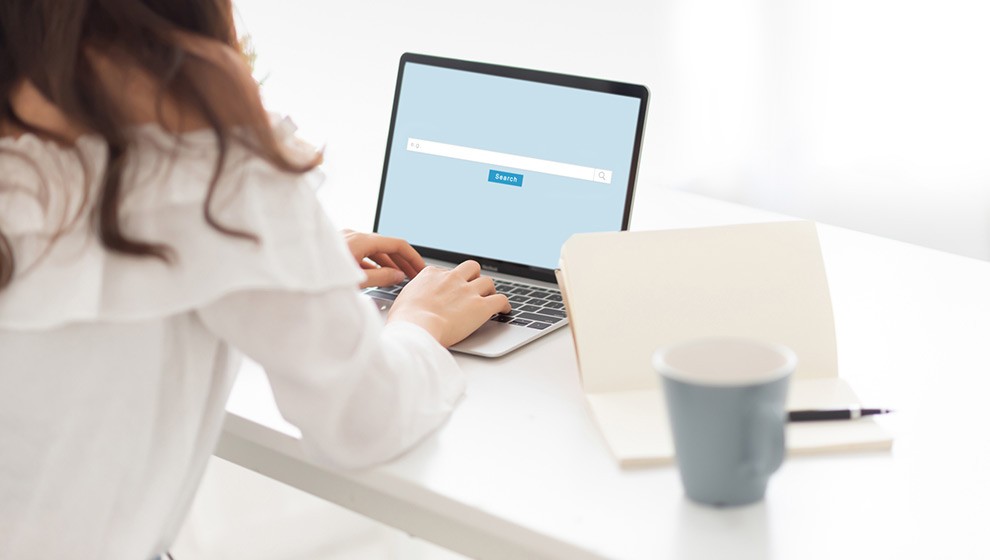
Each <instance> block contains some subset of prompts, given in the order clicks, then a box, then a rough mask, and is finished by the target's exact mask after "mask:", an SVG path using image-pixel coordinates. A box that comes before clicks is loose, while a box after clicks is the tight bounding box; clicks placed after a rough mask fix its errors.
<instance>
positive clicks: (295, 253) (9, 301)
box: [0, 121, 362, 328]
mask: <svg viewBox="0 0 990 560" xmlns="http://www.w3.org/2000/svg"><path fill="white" fill-rule="evenodd" d="M290 128H291V124H290V123H289V122H288V121H285V122H284V123H283V124H282V125H281V126H280V127H279V129H281V131H282V132H281V134H282V135H284V136H285V138H290V137H291V130H290ZM4 142H5V143H6V144H7V145H8V146H11V145H13V144H12V143H11V142H10V141H7V140H5V141H4ZM13 146H14V147H16V148H17V149H19V150H23V152H24V153H25V154H26V155H27V156H28V157H27V158H25V159H32V158H34V159H35V161H54V160H56V159H57V160H59V161H60V162H61V164H62V165H71V161H72V159H73V158H74V157H77V155H78V154H74V153H73V152H76V151H78V153H79V154H82V158H83V159H84V160H85V161H83V162H82V163H81V165H82V167H87V166H88V167H89V171H88V172H89V173H90V175H93V176H96V175H99V174H101V173H102V167H101V163H100V150H101V149H105V146H102V145H101V143H100V142H99V140H98V139H97V138H92V137H83V138H81V139H80V140H79V142H78V143H77V145H76V148H77V150H66V149H64V148H62V147H60V146H58V145H54V144H51V143H47V142H45V141H41V140H38V139H26V138H24V137H21V138H20V139H18V140H17V141H16V145H13ZM218 155H219V151H218V147H217V144H216V139H215V138H214V137H213V134H212V132H210V131H190V132H186V133H181V134H178V135H176V134H173V133H169V132H168V131H165V130H164V129H162V128H160V127H157V126H155V125H142V126H140V127H138V128H137V129H136V130H135V141H134V145H133V147H132V149H131V151H130V153H129V155H128V161H127V166H126V168H125V171H124V176H123V181H122V186H123V188H124V189H125V193H124V196H123V198H122V204H121V208H120V225H121V228H122V230H123V231H124V232H125V233H126V234H127V235H128V236H129V237H132V238H135V239H139V240H142V241H148V242H153V243H162V244H165V245H167V246H168V247H170V248H171V251H170V253H171V254H172V255H173V256H174V258H173V260H172V262H169V263H166V262H162V261H161V260H159V259H156V258H152V257H131V256H127V255H120V254H117V253H113V252H110V251H107V250H106V249H105V248H103V247H102V246H101V245H100V244H99V243H98V242H96V240H95V238H94V235H93V233H92V228H91V227H90V226H89V224H88V215H83V216H82V218H81V219H80V220H79V222H78V223H77V224H76V226H75V227H73V228H71V229H70V230H69V231H67V232H63V234H62V235H61V237H59V238H58V239H57V240H56V242H55V244H54V245H53V249H52V250H50V251H48V253H47V254H44V253H43V252H41V251H40V247H41V246H42V243H39V240H43V239H44V238H45V237H46V236H48V235H50V234H51V233H52V231H53V230H52V227H51V225H50V223H51V219H52V218H53V214H52V212H50V211H47V208H48V207H50V206H51V203H50V201H45V200H42V199H41V198H38V197H37V196H36V195H37V192H34V193H26V194H24V195H21V196H20V198H19V199H18V200H20V202H19V203H18V206H15V205H14V204H11V202H12V201H14V200H15V199H14V195H13V194H12V191H10V190H7V194H6V195H5V194H3V193H4V191H3V190H0V217H2V222H3V226H2V230H3V231H4V234H5V235H7V237H8V238H9V239H10V240H11V242H12V244H13V245H14V247H15V249H16V252H18V253H20V254H19V255H18V256H19V257H24V258H22V259H20V260H19V265H20V264H27V263H28V262H29V261H32V260H33V259H32V258H31V257H30V254H31V253H33V254H34V255H35V256H39V257H40V258H38V259H37V262H35V263H32V264H27V266H19V270H20V271H21V273H20V274H19V276H20V277H15V281H14V283H13V284H12V285H11V286H10V287H9V288H8V289H6V290H4V291H3V292H0V326H2V325H3V324H6V325H8V326H11V325H13V326H18V325H19V326H21V327H24V328H27V327H32V326H33V327H35V328H40V327H45V326H52V325H58V324H62V323H64V322H67V321H86V320H107V319H109V320H128V319H134V318H146V317H152V316H160V315H167V314H170V313H177V312H181V311H184V310H190V309H194V308H196V307H198V306H201V305H205V304H207V303H209V302H210V301H213V300H215V299H217V298H219V297H222V296H223V295H226V294H228V293H232V292H235V291H238V290H244V289H274V290H290V291H305V292H316V291H323V290H326V289H330V288H334V287H340V286H349V287H350V286H356V285H357V284H359V283H360V281H361V280H362V274H361V272H360V270H359V269H358V267H357V266H356V263H354V261H353V258H352V257H351V256H350V254H349V252H348V251H347V248H346V245H345V243H344V241H343V239H342V237H341V236H340V234H339V233H338V232H337V230H336V228H335V227H334V226H333V224H332V223H331V222H330V220H329V217H328V216H327V214H326V212H325V210H324V209H323V207H322V205H321V204H320V203H319V201H318V199H317V197H316V193H315V188H316V187H317V186H318V185H319V183H320V182H321V181H322V174H321V173H320V172H319V171H318V170H315V171H311V172H309V173H303V174H299V173H293V172H287V171H283V170H281V169H279V168H277V167H276V166H274V165H272V164H270V163H269V162H268V161H267V160H265V159H264V158H262V157H259V156H257V155H255V154H254V153H253V151H252V150H251V149H250V148H249V147H247V146H244V145H240V144H238V143H236V142H235V143H233V144H232V145H231V146H230V147H229V149H228V150H227V151H226V156H225V157H224V161H223V162H222V166H221V167H219V170H220V173H219V175H218V176H217V180H216V182H215V184H214V186H213V187H211V186H210V185H211V180H212V177H213V175H214V173H215V172H216V171H217V169H218V167H217V164H218ZM12 159H20V158H9V157H0V162H2V163H0V167H3V168H4V170H6V168H7V166H12V165H15V164H14V163H12V162H11V163H8V160H12ZM25 165H27V164H25ZM81 169H82V168H78V169H77V170H76V171H77V172H81ZM40 172H41V173H42V174H43V175H44V176H45V177H44V179H47V181H48V186H47V187H46V189H47V191H48V192H49V193H51V192H72V189H71V185H68V184H64V183H58V181H61V180H62V177H61V176H60V175H59V173H57V172H56V171H55V170H54V169H49V168H42V169H41V170H40ZM0 183H6V184H8V185H9V184H10V182H9V181H5V180H0ZM23 183H24V185H26V187H25V189H27V188H28V187H27V185H32V184H36V183H37V181H35V182H33V183H32V182H31V181H29V180H28V176H25V180H24V181H23ZM31 188H34V187H31ZM211 189H212V191H213V195H212V196H211V195H210V194H209V193H210V191H211ZM27 201H32V202H31V203H30V204H29V203H28V202H27ZM89 203H92V200H90V201H89ZM31 204H34V207H35V210H36V211H35V212H33V213H32V212H26V211H25V210H26V209H28V210H29V209H30V207H31ZM207 205H208V208H209V209H210V215H211V217H212V220H213V221H214V223H215V224H218V225H220V226H221V227H222V228H223V229H226V230H228V231H231V230H233V231H238V232H243V233H245V234H248V236H249V237H250V238H246V237H242V236H236V235H229V234H228V233H224V232H223V231H221V230H220V229H217V228H216V227H214V226H213V225H211V224H210V223H208V222H207V220H206V218H205V215H204V209H205V208H207ZM84 214H85V213H84ZM14 215H17V216H20V220H21V221H20V223H19V225H18V227H17V228H11V224H12V222H11V221H10V220H8V218H10V217H11V216H14ZM63 216H64V214H63ZM71 278H74V279H76V280H75V282H74V285H73V286H72V288H71V291H73V292H75V293H74V296H73V298H72V301H71V305H70V304H66V305H61V306H59V307H58V308H52V307H51V306H47V305H46V304H45V302H46V297H50V295H47V296H46V294H45V291H46V290H48V291H50V290H51V288H52V287H53V286H56V285H57V284H58V282H59V281H61V282H70V280H69V279H71ZM59 279H61V280H59ZM152 295H153V297H150V296H152ZM42 309H47V311H42Z"/></svg>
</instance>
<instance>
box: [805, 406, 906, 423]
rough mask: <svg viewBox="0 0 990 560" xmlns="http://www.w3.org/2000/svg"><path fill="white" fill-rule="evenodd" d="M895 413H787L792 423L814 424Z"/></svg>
mask: <svg viewBox="0 0 990 560" xmlns="http://www.w3.org/2000/svg"><path fill="white" fill-rule="evenodd" d="M888 412H893V410H891V409H889V408H837V409H823V410H792V411H790V412H788V413H787V420H788V421H790V422H812V421H814V420H855V419H857V418H862V417H863V416H874V415H877V414H887V413H888Z"/></svg>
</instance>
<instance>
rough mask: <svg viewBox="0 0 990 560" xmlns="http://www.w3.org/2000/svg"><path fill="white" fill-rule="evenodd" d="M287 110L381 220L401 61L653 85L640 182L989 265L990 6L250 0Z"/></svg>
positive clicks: (336, 190) (339, 208)
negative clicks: (432, 60)
mask: <svg viewBox="0 0 990 560" xmlns="http://www.w3.org/2000/svg"><path fill="white" fill-rule="evenodd" d="M235 4H236V6H237V7H238V10H239V12H240V19H241V26H242V30H244V31H247V32H248V33H250V34H251V36H252V37H253V40H254V43H255V46H256V49H257V52H258V57H259V58H258V62H257V66H256V69H257V72H256V73H257V75H258V77H259V78H261V77H265V81H264V85H263V94H264V96H265V99H266V102H267V103H268V105H269V107H270V108H271V109H274V110H277V111H280V112H285V113H289V114H291V115H292V116H293V118H294V119H295V120H296V122H297V123H298V124H299V125H300V128H301V132H302V134H303V136H304V137H306V138H308V139H309V140H311V141H313V142H314V143H316V144H323V143H325V144H326V146H327V150H326V155H327V164H326V166H325V169H326V172H327V174H328V183H327V185H326V188H325V190H324V192H323V193H322V196H323V197H324V199H325V202H326V203H327V206H328V208H329V209H330V212H331V215H332V217H333V218H334V219H335V220H336V222H337V224H338V225H339V226H341V227H344V226H348V227H354V228H361V229H368V228H370V227H371V224H372V221H373V216H374V209H375V203H376V200H377V192H378V186H379V180H380V176H381V164H382V157H383V153H384V149H385V137H386V134H387V130H388V119H389V115H390V110H391V103H392V95H393V91H394V86H395V73H396V69H397V62H398V58H399V55H401V54H402V53H403V52H405V51H414V52H422V53H427V54H435V55H441V56H450V57H455V58H467V59H473V60H480V61H485V62H494V63H499V64H508V65H514V66H524V67H531V68H537V69H542V70H551V71H556V72H564V73H573V74H581V75H589V76H594V77H601V78H609V79H616V80H623V81H630V82H637V83H642V84H645V85H647V86H648V87H649V88H650V91H651V93H652V99H651V103H650V114H649V117H648V121H647V131H646V140H645V144H644V148H643V149H644V157H643V159H642V163H641V167H640V180H639V185H638V189H640V190H645V189H656V188H676V189H682V190H688V191H693V192H698V193H702V194H707V195H711V196H715V197H718V198H722V199H726V200H731V201H736V202H741V203H744V204H748V205H752V206H758V207H762V208H766V209H770V210H775V211H779V212H784V213H787V214H791V215H795V216H799V217H805V218H810V219H815V220H818V221H821V222H825V223H830V224H836V225H841V226H845V227H849V228H852V229H856V230H860V231H866V232H870V233H875V234H878V235H883V236H887V237H893V238H897V239H902V240H905V241H909V242H912V243H917V244H921V245H926V246H929V247H934V248H938V249H942V250H947V251H952V252H956V253H960V254H964V255H969V256H973V257H977V258H982V259H990V32H988V31H987V30H988V29H990V2H986V1H985V0H930V1H911V0H738V1H732V0H724V1H722V0H657V1H650V0H609V1H607V2H605V1H592V0H569V1H565V0H545V1H539V0H530V1H526V0H500V1H499V2H469V1H464V0H411V1H409V0H403V1H399V0H381V1H368V2H329V1H321V0H281V1H273V0H235Z"/></svg>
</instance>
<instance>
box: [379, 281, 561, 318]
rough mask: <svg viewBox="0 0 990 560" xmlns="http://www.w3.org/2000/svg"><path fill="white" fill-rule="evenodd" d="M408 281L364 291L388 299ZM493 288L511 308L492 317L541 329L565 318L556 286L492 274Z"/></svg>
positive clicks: (395, 294) (396, 294) (396, 293)
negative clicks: (550, 286) (517, 280)
mask: <svg viewBox="0 0 990 560" xmlns="http://www.w3.org/2000/svg"><path fill="white" fill-rule="evenodd" d="M408 282H409V281H408V280H405V281H403V282H400V283H399V284H396V285H394V286H386V287H383V288H371V289H368V290H365V292H364V293H365V294H367V295H369V296H371V297H375V298H378V299H386V300H389V301H391V300H394V299H395V298H396V296H398V295H399V292H401V291H402V288H403V287H405V285H406V284H407V283H408ZM495 291H497V292H498V293H500V294H505V295H506V296H508V298H509V303H511V304H512V311H511V312H509V313H506V314H502V313H499V314H497V315H494V316H492V318H491V320H492V321H495V322H498V323H508V324H510V325H519V326H521V327H527V328H530V329H536V330H543V329H545V328H547V327H549V326H550V325H553V324H555V323H559V322H560V321H562V320H564V319H566V318H567V311H566V310H565V309H564V301H563V299H562V298H561V297H560V290H557V289H553V288H544V287H543V286H533V285H530V284H523V283H521V282H510V281H508V280H501V279H499V278H496V279H495Z"/></svg>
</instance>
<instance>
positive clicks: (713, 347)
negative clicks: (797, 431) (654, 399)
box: [653, 338, 797, 506]
mask: <svg viewBox="0 0 990 560" xmlns="http://www.w3.org/2000/svg"><path fill="white" fill-rule="evenodd" d="M653 367H654V369H655V370H656V371H657V373H658V374H659V375H660V377H661V379H662V380H663V381H662V382H663V390H664V395H665V398H666V401H667V412H668V415H669V417H670V426H671V430H672V431H673V435H674V450H675V452H676V455H677V464H678V468H679V469H680V474H681V481H682V482H683V484H684V491H685V493H686V494H687V496H688V497H689V498H691V499H692V500H694V501H696V502H699V503H702V504H708V505H713V506H739V505H744V504H749V503H752V502H756V501H758V500H761V499H763V496H764V494H765V493H766V487H767V481H768V480H769V478H770V475H771V474H773V473H774V472H776V470H777V469H778V468H780V465H781V463H782V462H783V460H784V450H785V446H784V428H785V425H786V418H787V416H786V415H787V412H786V409H785V407H786V401H787V385H788V382H789V380H790V377H791V374H792V373H793V372H794V370H795V368H796V367H797V356H795V355H794V352H793V351H791V350H790V349H789V348H787V347H785V346H781V345H778V344H767V343H763V342H759V341H754V340H748V339H742V338H708V339H701V340H693V341H688V342H684V343H681V344H676V345H672V346H668V347H664V348H660V349H659V350H657V351H656V352H655V353H654V355H653Z"/></svg>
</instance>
